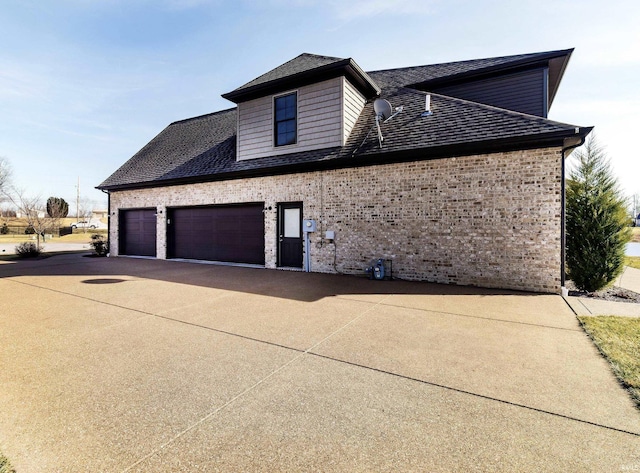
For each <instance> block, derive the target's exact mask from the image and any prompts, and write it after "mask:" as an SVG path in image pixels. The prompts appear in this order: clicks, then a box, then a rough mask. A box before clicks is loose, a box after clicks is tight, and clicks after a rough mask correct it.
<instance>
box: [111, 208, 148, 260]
mask: <svg viewBox="0 0 640 473" xmlns="http://www.w3.org/2000/svg"><path fill="white" fill-rule="evenodd" d="M156 232H157V226H156V211H155V209H132V210H122V211H121V212H120V229H119V235H120V241H119V243H120V249H119V253H120V254H121V255H130V256H156Z"/></svg>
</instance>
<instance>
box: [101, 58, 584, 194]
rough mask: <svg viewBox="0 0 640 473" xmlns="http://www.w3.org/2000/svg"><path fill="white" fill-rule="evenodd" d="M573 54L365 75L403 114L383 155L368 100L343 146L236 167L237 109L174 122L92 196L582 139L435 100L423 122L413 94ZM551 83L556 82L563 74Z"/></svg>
mask: <svg viewBox="0 0 640 473" xmlns="http://www.w3.org/2000/svg"><path fill="white" fill-rule="evenodd" d="M570 51H571V50H567V51H556V52H551V53H535V54H524V55H518V56H507V57H501V58H490V59H481V60H474V61H462V62H457V63H449V64H436V65H433V66H418V67H409V68H401V69H389V70H385V71H374V72H372V73H370V74H366V73H364V72H363V74H364V75H362V76H361V77H362V78H363V79H366V80H371V81H372V82H373V84H374V85H375V87H378V85H376V84H378V83H379V84H380V85H381V86H382V88H381V89H380V88H379V89H378V90H382V95H383V96H384V98H385V99H387V100H389V101H390V102H391V103H392V104H393V105H394V106H403V111H402V112H400V113H399V114H398V115H396V116H395V117H393V118H392V119H390V120H388V121H386V122H384V123H383V124H382V125H381V129H382V134H383V136H384V143H383V146H382V148H380V146H379V142H378V137H377V132H376V131H375V129H374V127H375V120H374V116H375V114H374V112H373V103H372V101H371V100H370V101H369V102H368V103H367V104H366V105H365V107H364V110H363V111H362V113H361V114H360V116H359V118H358V120H357V122H356V124H355V126H354V128H353V130H352V132H351V134H350V136H349V139H348V140H347V143H346V144H345V146H343V147H333V148H325V149H320V150H314V151H305V152H298V153H292V154H285V155H278V156H270V157H265V158H258V159H251V160H241V161H237V160H236V129H237V110H236V109H235V108H233V109H229V110H223V111H220V112H216V113H212V114H208V115H203V116H200V117H194V118H190V119H187V120H181V121H177V122H174V123H172V124H170V125H169V126H168V127H166V128H165V129H164V130H163V131H162V132H160V133H159V134H158V135H157V136H156V137H155V138H153V139H152V140H151V141H150V142H149V143H148V144H147V145H146V146H145V147H144V148H142V149H141V150H140V151H138V153H136V154H135V155H134V156H133V157H132V158H131V159H130V160H129V161H127V162H126V163H125V164H124V165H123V166H122V167H120V168H119V169H118V170H117V171H116V172H114V173H113V174H112V175H111V176H109V177H108V178H107V179H106V180H105V181H104V182H103V183H102V184H100V186H98V188H100V189H106V190H117V189H129V188H140V187H156V186H163V185H173V184H180V183H189V182H204V181H214V180H223V179H234V178H242V177H252V176H264V175H271V174H285V173H292V172H303V171H310V170H319V169H329V168H332V169H335V168H341V167H353V166H366V165H374V164H381V163H389V162H397V161H410V160H418V159H420V160H424V159H438V158H443V157H449V156H461V155H467V154H481V153H491V152H499V151H509V150H518V149H530V148H541V147H546V146H562V145H563V143H564V140H565V139H566V138H576V137H578V138H582V137H584V136H586V135H587V134H588V133H589V132H590V131H591V128H589V127H586V128H585V127H576V126H574V125H569V124H565V123H560V122H555V121H552V120H548V119H545V118H541V117H537V116H533V115H527V114H523V113H518V112H513V111H509V110H505V109H502V108H498V107H493V106H489V105H484V104H480V103H476V102H471V101H467V100H462V99H458V98H453V97H449V96H445V95H440V94H433V93H432V94H431V110H432V111H433V114H432V115H431V116H422V112H423V111H424V103H425V92H424V91H422V90H420V89H419V87H421V86H423V85H424V84H429V81H433V80H436V79H441V78H444V77H448V76H447V75H449V76H450V77H457V78H460V77H464V76H466V77H470V76H471V75H474V74H475V75H482V74H487V73H492V72H495V71H496V70H497V69H496V68H498V69H499V68H503V69H504V68H507V69H512V68H514V67H515V68H517V67H522V66H527V65H531V64H534V63H536V61H551V60H556V59H558V58H561V59H562V58H565V59H566V60H568V55H569V54H570ZM561 53H565V54H564V55H563V54H561ZM565 59H562V60H565ZM354 64H355V63H354ZM564 64H565V65H566V61H565V63H564ZM350 65H351V60H350V59H348V60H346V59H340V58H332V57H328V56H316V55H309V54H302V55H300V56H298V57H297V58H295V59H293V60H291V61H289V62H287V63H285V64H283V65H282V66H279V67H277V68H275V69H273V70H271V71H269V72H268V73H266V74H264V75H262V76H260V77H258V78H257V79H255V80H253V81H251V82H248V83H247V84H245V85H243V86H241V87H239V88H238V89H236V90H235V91H234V92H233V93H229V94H225V95H227V96H228V95H230V94H233V97H232V98H233V99H234V100H237V101H238V102H242V101H243V100H245V99H246V97H250V96H252V95H253V94H256V93H258V94H264V93H265V91H267V90H277V89H278V88H279V87H282V86H283V85H284V86H286V87H289V86H290V84H291V83H292V81H293V82H296V81H297V83H300V80H302V81H306V80H311V78H313V77H315V78H316V79H315V80H317V77H318V76H317V74H318V73H319V74H320V76H322V77H324V76H323V74H325V73H327V72H328V71H329V73H331V74H333V73H335V72H336V71H338V70H339V71H340V73H344V72H345V70H346V69H345V68H346V67H350ZM563 67H564V66H563ZM550 75H551V74H550ZM556 75H557V76H558V81H559V78H560V76H561V74H556ZM365 76H366V77H365ZM367 78H368V79H367ZM374 81H375V82H374ZM398 84H399V85H398Z"/></svg>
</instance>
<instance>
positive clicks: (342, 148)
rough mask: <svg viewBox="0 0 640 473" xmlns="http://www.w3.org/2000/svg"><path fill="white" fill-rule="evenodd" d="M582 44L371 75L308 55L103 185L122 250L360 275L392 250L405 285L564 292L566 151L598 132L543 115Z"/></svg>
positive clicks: (176, 127) (231, 95)
mask: <svg viewBox="0 0 640 473" xmlns="http://www.w3.org/2000/svg"><path fill="white" fill-rule="evenodd" d="M571 53H572V50H563V51H552V52H545V53H534V54H522V55H517V56H507V57H496V58H490V59H476V60H470V61H462V62H453V63H446V64H436V65H426V66H415V67H405V68H398V69H388V70H382V71H373V72H364V71H363V70H362V69H361V68H360V66H358V64H357V63H356V62H355V61H354V60H353V59H341V58H335V57H326V56H318V55H313V54H301V55H300V56H298V57H296V58H294V59H292V60H290V61H288V62H286V63H284V64H282V65H281V66H278V67H276V68H275V69H273V70H271V71H269V72H267V73H265V74H263V75H261V76H260V77H258V78H256V79H254V80H252V81H250V82H248V83H246V84H245V85H243V86H241V87H239V88H237V89H235V90H233V91H231V92H228V93H226V94H223V97H225V98H227V99H228V100H230V101H232V102H234V103H235V104H236V106H235V107H233V108H231V109H228V110H222V111H219V112H215V113H211V114H208V115H204V116H199V117H194V118H189V119H186V120H181V121H177V122H174V123H172V124H170V125H169V126H168V127H167V128H165V129H164V130H163V131H162V132H160V134H159V135H158V136H156V137H155V138H154V139H153V140H151V142H149V143H148V144H147V145H146V146H145V147H144V148H142V149H141V150H140V151H138V153H136V154H135V155H134V156H133V157H132V158H131V159H130V160H129V161H127V162H126V163H125V164H124V165H123V166H122V167H120V168H119V169H118V170H117V171H116V172H114V173H113V174H112V175H111V176H110V177H108V178H107V179H106V180H105V181H104V182H103V183H102V184H101V185H100V186H99V189H103V190H106V191H108V192H109V205H110V235H111V252H112V255H115V256H120V255H136V256H149V257H156V258H160V259H165V258H176V259H187V260H207V261H219V262H226V263H235V264H249V265H256V266H260V267H266V268H283V269H284V268H286V269H299V270H302V269H303V268H304V269H307V270H310V271H317V272H326V273H347V274H362V275H363V274H364V271H365V268H366V267H368V266H370V265H371V263H372V261H375V260H377V259H378V258H384V259H385V260H387V264H388V265H390V264H392V267H393V276H395V277H399V278H403V279H412V280H426V281H434V282H440V283H452V284H462V285H478V286H485V287H499V288H514V289H524V290H530V291H538V292H559V291H560V288H561V286H562V285H563V283H564V279H563V277H564V276H563V270H562V268H563V260H564V254H563V243H562V242H563V237H564V235H563V232H564V227H563V225H564V224H563V222H564V218H563V217H564V203H563V195H564V187H563V177H564V161H565V158H566V156H567V154H568V153H569V152H570V150H571V149H573V148H574V147H576V146H577V145H579V144H581V143H582V142H583V141H584V139H585V137H586V135H587V134H588V133H589V132H590V131H591V128H588V127H587V128H585V127H578V126H575V125H568V124H564V123H559V122H555V121H551V120H548V119H547V114H548V111H549V108H550V107H551V104H552V103H553V100H554V97H555V95H556V92H557V90H558V87H559V85H560V80H561V78H562V75H563V73H564V70H565V67H566V65H567V63H568V61H569V57H570V55H571ZM381 99H383V100H381ZM385 101H386V102H385ZM387 102H388V104H390V105H391V107H389V105H388V104H387ZM306 230H311V231H309V232H308V233H307V232H306ZM306 237H308V239H309V241H308V244H307V243H305V240H306ZM388 269H390V268H388Z"/></svg>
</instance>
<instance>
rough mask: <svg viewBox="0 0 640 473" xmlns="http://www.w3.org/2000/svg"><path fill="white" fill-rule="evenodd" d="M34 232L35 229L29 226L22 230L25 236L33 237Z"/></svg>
mask: <svg viewBox="0 0 640 473" xmlns="http://www.w3.org/2000/svg"><path fill="white" fill-rule="evenodd" d="M35 232H36V229H35V228H33V227H32V226H31V225H30V226H28V227H27V228H25V229H24V234H25V235H33V234H34V233H35Z"/></svg>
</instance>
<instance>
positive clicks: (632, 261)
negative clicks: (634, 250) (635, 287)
mask: <svg viewBox="0 0 640 473" xmlns="http://www.w3.org/2000/svg"><path fill="white" fill-rule="evenodd" d="M624 264H625V266H630V267H632V268H636V269H640V256H626V257H625V258H624Z"/></svg>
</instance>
